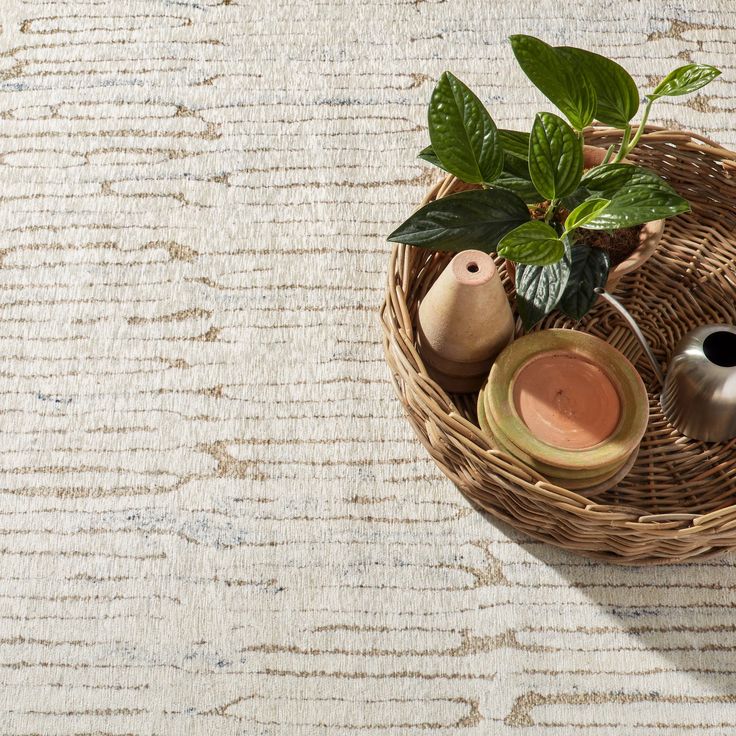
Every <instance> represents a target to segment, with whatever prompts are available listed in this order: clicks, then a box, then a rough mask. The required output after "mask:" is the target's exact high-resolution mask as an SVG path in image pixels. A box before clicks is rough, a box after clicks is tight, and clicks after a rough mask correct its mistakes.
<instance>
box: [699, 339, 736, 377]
mask: <svg viewBox="0 0 736 736" xmlns="http://www.w3.org/2000/svg"><path fill="white" fill-rule="evenodd" d="M703 352H704V353H705V357H706V358H708V360H709V361H710V362H711V363H715V364H716V365H720V366H722V367H723V368H733V367H734V366H736V335H734V334H733V332H726V330H719V331H718V332H711V333H710V335H708V337H706V338H705V340H704V342H703Z"/></svg>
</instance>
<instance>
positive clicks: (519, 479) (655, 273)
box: [381, 126, 736, 564]
mask: <svg viewBox="0 0 736 736" xmlns="http://www.w3.org/2000/svg"><path fill="white" fill-rule="evenodd" d="M585 138H586V143H589V144H591V145H597V146H602V147H608V146H609V145H610V144H611V143H615V142H617V141H618V140H619V139H620V132H619V131H617V130H614V129H609V128H601V127H594V128H590V129H588V130H586V133H585ZM631 159H632V160H633V161H634V162H635V163H638V164H640V165H642V166H646V167H648V168H650V169H653V170H655V171H657V172H658V173H659V174H660V175H661V176H663V177H664V178H666V179H667V180H668V181H669V182H670V183H671V184H672V186H674V188H675V189H676V190H677V191H678V192H679V193H680V194H681V195H682V196H684V197H686V198H687V199H688V200H689V202H690V204H691V206H692V212H691V213H689V214H687V215H683V216H679V217H677V218H674V219H672V220H669V221H668V223H667V227H666V228H665V232H664V236H663V238H662V242H661V244H660V247H659V248H658V250H657V252H656V253H655V254H654V256H652V258H651V259H650V260H649V261H648V262H647V263H645V264H644V265H643V266H642V267H641V268H640V269H638V270H637V271H635V272H634V273H632V274H629V275H628V276H626V277H625V278H624V279H623V280H622V281H621V283H620V284H619V286H618V290H617V295H618V296H619V297H620V298H621V299H622V301H623V303H624V304H625V305H626V307H627V308H628V309H629V310H630V311H631V312H632V314H633V315H634V317H635V318H636V319H637V320H638V322H639V324H640V326H641V328H642V330H643V332H644V334H645V335H646V337H647V339H648V340H649V341H650V343H651V345H652V348H653V350H654V352H655V354H656V356H657V358H658V359H659V361H660V363H661V365H662V366H663V367H664V368H666V365H667V362H668V360H669V357H670V355H671V353H672V351H673V349H674V346H675V344H676V343H677V341H678V340H679V339H680V338H681V337H682V336H683V335H684V334H685V333H686V332H688V331H689V330H691V329H692V328H694V327H696V326H698V325H702V324H707V323H726V324H736V179H735V178H734V176H736V153H734V152H731V151H728V150H726V149H724V148H722V147H720V146H719V145H718V144H716V143H714V142H712V141H710V140H708V139H706V138H703V137H702V136H699V135H696V134H694V133H689V132H683V131H672V130H664V129H660V128H655V127H654V126H647V129H646V132H645V134H644V135H643V136H642V138H641V142H640V144H639V146H638V147H637V149H636V151H635V152H634V153H633V154H632V155H631ZM463 188H467V185H465V184H463V183H462V182H459V181H458V180H457V179H455V178H453V177H451V176H448V177H446V178H445V179H443V180H442V181H441V182H439V183H438V184H437V185H436V186H435V187H434V188H433V189H432V190H431V191H430V192H429V194H428V195H427V197H426V198H425V202H427V201H430V200H431V199H434V198H438V197H442V196H445V195H447V194H451V193H453V192H456V191H460V190H461V189H463ZM451 255H452V254H448V253H439V252H435V251H428V250H424V249H421V248H415V247H411V246H403V245H398V246H396V247H394V249H393V252H392V254H391V258H390V263H389V273H388V288H387V292H386V299H385V302H384V304H383V307H382V309H381V319H382V326H383V331H384V349H385V353H386V359H387V361H388V364H389V366H390V368H391V374H392V380H393V384H394V387H395V389H396V392H397V394H398V396H399V398H400V400H401V402H402V404H403V406H404V409H405V411H406V414H407V417H408V419H409V421H410V423H411V425H412V426H413V427H414V429H415V431H416V433H417V435H418V437H419V439H420V440H421V442H422V444H423V445H424V446H425V447H426V448H427V450H428V452H429V454H430V455H431V456H432V457H433V458H434V460H435V462H436V463H437V465H438V466H439V467H440V469H441V470H442V471H443V472H444V473H445V475H447V477H448V478H450V480H452V481H453V482H454V483H455V485H456V486H457V487H458V488H459V490H460V491H461V492H462V493H463V494H465V496H467V497H468V498H469V499H470V500H471V501H472V502H474V503H475V504H477V506H479V507H480V508H482V509H484V510H485V511H487V512H489V513H490V514H491V515H493V516H495V517H497V518H499V519H501V520H503V521H505V522H507V523H509V524H511V525H512V526H514V527H516V528H517V529H519V530H521V531H523V532H526V533H527V534H529V535H531V536H532V537H534V538H536V539H540V540H543V541H545V542H549V543H550V544H554V545H557V546H559V547H563V548H565V549H568V550H571V551H573V552H576V553H579V554H582V555H586V556H589V557H594V558H598V559H604V560H607V561H609V562H616V563H623V564H657V563H660V564H661V563H671V562H679V561H683V560H691V559H702V558H705V557H710V556H713V555H716V554H719V553H722V552H724V551H727V550H729V549H731V548H732V547H736V440H731V441H730V442H727V443H720V444H705V443H702V442H698V441H695V440H690V439H687V438H685V437H683V436H682V435H681V434H679V433H678V432H677V431H676V430H675V429H673V428H672V427H671V426H670V425H669V424H668V423H667V420H666V419H665V417H664V415H663V413H662V409H661V407H660V405H659V389H658V387H657V384H656V379H655V378H654V375H653V371H652V369H651V367H650V366H649V365H648V363H647V361H646V357H645V356H644V355H643V353H642V351H641V349H640V348H639V346H638V344H637V342H636V339H635V338H634V336H633V335H632V334H631V332H630V331H629V329H628V328H627V327H626V326H625V324H624V323H623V321H622V320H621V319H620V318H619V317H618V315H617V314H616V313H614V312H613V311H612V310H611V309H610V308H609V307H608V306H607V305H605V304H602V303H601V304H598V305H597V306H596V307H595V308H594V309H593V310H592V311H591V312H590V313H589V314H588V316H587V317H586V319H585V320H584V321H583V322H582V323H580V324H578V325H575V324H574V323H573V322H572V321H571V320H569V319H567V318H565V317H563V316H562V315H560V314H559V313H557V312H555V313H553V314H551V315H550V316H549V317H547V318H546V319H545V320H544V321H543V322H542V323H541V324H540V325H539V326H538V328H537V329H544V328H547V327H563V328H571V329H572V328H575V329H580V330H583V331H585V332H589V333H591V334H593V335H597V336H598V337H601V338H603V339H604V340H606V341H607V342H609V343H610V344H612V345H613V346H615V347H616V348H618V349H619V350H620V351H621V352H623V353H624V354H625V355H626V356H627V357H628V358H629V359H630V360H631V361H632V362H633V363H634V364H635V365H636V367H637V368H638V370H639V371H640V373H641V375H642V377H643V379H644V382H645V384H646V385H647V388H648V391H649V409H650V418H649V425H648V428H647V432H646V434H645V436H644V439H643V441H642V444H641V449H640V452H639V456H638V458H637V460H636V463H635V465H634V466H633V468H632V469H631V472H630V473H629V474H628V475H627V476H626V477H625V478H624V480H622V481H621V482H620V483H619V484H618V485H617V486H616V487H614V488H612V489H611V490H609V491H606V492H605V493H604V494H603V495H600V496H596V497H595V499H588V498H585V497H584V496H581V495H580V494H578V493H575V492H573V491H570V490H568V489H565V488H562V487H559V486H556V485H554V484H552V483H549V482H547V481H546V480H545V479H544V477H543V476H541V475H538V474H536V473H535V471H532V470H530V469H528V468H525V467H523V466H521V465H519V463H518V462H517V461H516V460H515V459H514V458H512V457H511V456H509V455H507V454H505V453H504V452H501V451H499V450H497V449H494V447H493V445H492V443H491V442H490V441H489V438H488V437H486V436H485V435H484V434H483V433H482V432H481V430H480V429H479V427H478V424H477V417H476V413H475V404H476V399H477V395H470V394H469V395H452V396H450V395H448V394H447V393H445V391H443V389H442V388H440V387H439V386H438V385H437V384H436V383H435V382H434V381H433V380H432V379H430V378H429V376H428V374H427V371H426V370H425V367H424V365H423V364H422V359H421V357H420V355H419V353H418V352H417V349H416V347H415V344H414V320H415V317H416V311H417V305H418V302H419V301H420V300H421V298H422V297H423V295H424V294H425V293H426V292H427V290H428V289H429V287H430V286H431V285H432V283H433V282H434V279H435V278H436V277H437V276H438V274H439V273H440V271H441V270H442V268H443V267H444V266H445V265H446V264H447V262H448V261H449V259H450V257H451ZM496 265H497V266H498V268H499V270H500V271H501V274H502V276H503V279H504V286H505V288H506V290H507V292H508V294H509V296H510V298H511V303H512V304H513V303H514V293H513V284H512V283H511V280H510V279H509V278H508V275H507V274H506V269H505V265H504V261H503V259H497V260H496ZM516 330H517V335H518V334H521V332H522V330H521V321H520V320H519V319H517V323H516Z"/></svg>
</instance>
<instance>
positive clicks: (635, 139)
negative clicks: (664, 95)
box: [624, 99, 654, 155]
mask: <svg viewBox="0 0 736 736" xmlns="http://www.w3.org/2000/svg"><path fill="white" fill-rule="evenodd" d="M653 102H654V100H650V99H647V104H646V105H645V106H644V112H643V113H642V116H641V122H640V123H639V127H638V128H637V129H636V135H634V137H633V139H632V141H631V143H630V144H629V148H628V150H627V151H626V153H629V152H630V151H633V150H634V148H636V144H637V143H638V142H639V138H641V134H642V133H643V132H644V128H645V127H646V124H647V118H648V117H649V111H650V110H651V109H652V103H653ZM624 155H625V154H624Z"/></svg>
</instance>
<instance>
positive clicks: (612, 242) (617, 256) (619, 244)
mask: <svg viewBox="0 0 736 736" xmlns="http://www.w3.org/2000/svg"><path fill="white" fill-rule="evenodd" d="M548 207H549V202H548V201H547V202H540V203H539V204H536V205H533V206H531V207H530V208H529V210H530V212H531V215H532V218H533V219H535V220H544V216H545V214H546V213H547V208H548ZM569 214H570V213H569V211H568V210H566V209H565V208H564V207H560V208H559V209H558V210H557V212H555V216H554V218H553V219H554V221H555V222H556V223H557V224H559V225H563V224H564V223H565V220H566V219H567V216H568V215H569ZM642 227H643V226H642V225H635V226H634V227H626V228H622V229H621V230H613V231H608V230H586V229H585V228H581V229H580V230H579V231H578V239H577V242H578V243H583V244H585V245H589V246H590V247H591V248H600V249H601V250H605V251H607V252H608V256H609V258H610V259H611V268H613V267H614V266H618V264H619V263H623V262H624V261H625V260H626V259H627V258H628V257H629V256H630V255H631V254H632V253H633V252H634V251H635V250H636V248H637V246H638V245H639V235H640V233H641V229H642Z"/></svg>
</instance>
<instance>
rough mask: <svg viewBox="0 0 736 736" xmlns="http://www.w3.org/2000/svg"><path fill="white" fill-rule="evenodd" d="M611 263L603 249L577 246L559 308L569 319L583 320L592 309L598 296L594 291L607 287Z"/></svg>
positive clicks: (573, 253)
mask: <svg viewBox="0 0 736 736" xmlns="http://www.w3.org/2000/svg"><path fill="white" fill-rule="evenodd" d="M610 267H611V261H610V259H609V257H608V253H606V251H604V250H602V249H601V248H591V247H590V246H588V245H575V246H573V249H572V265H571V268H570V277H569V279H568V281H567V286H566V287H565V291H564V293H563V295H562V299H560V303H559V308H560V310H561V311H562V312H564V313H565V314H566V315H567V316H568V317H572V318H573V319H582V318H583V317H584V316H585V315H586V314H587V313H588V312H589V311H590V309H591V307H592V306H593V304H595V300H596V299H597V298H598V295H597V294H596V293H595V291H594V289H596V288H597V287H599V286H600V287H603V286H605V285H606V280H607V279H608V271H609V269H610Z"/></svg>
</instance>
